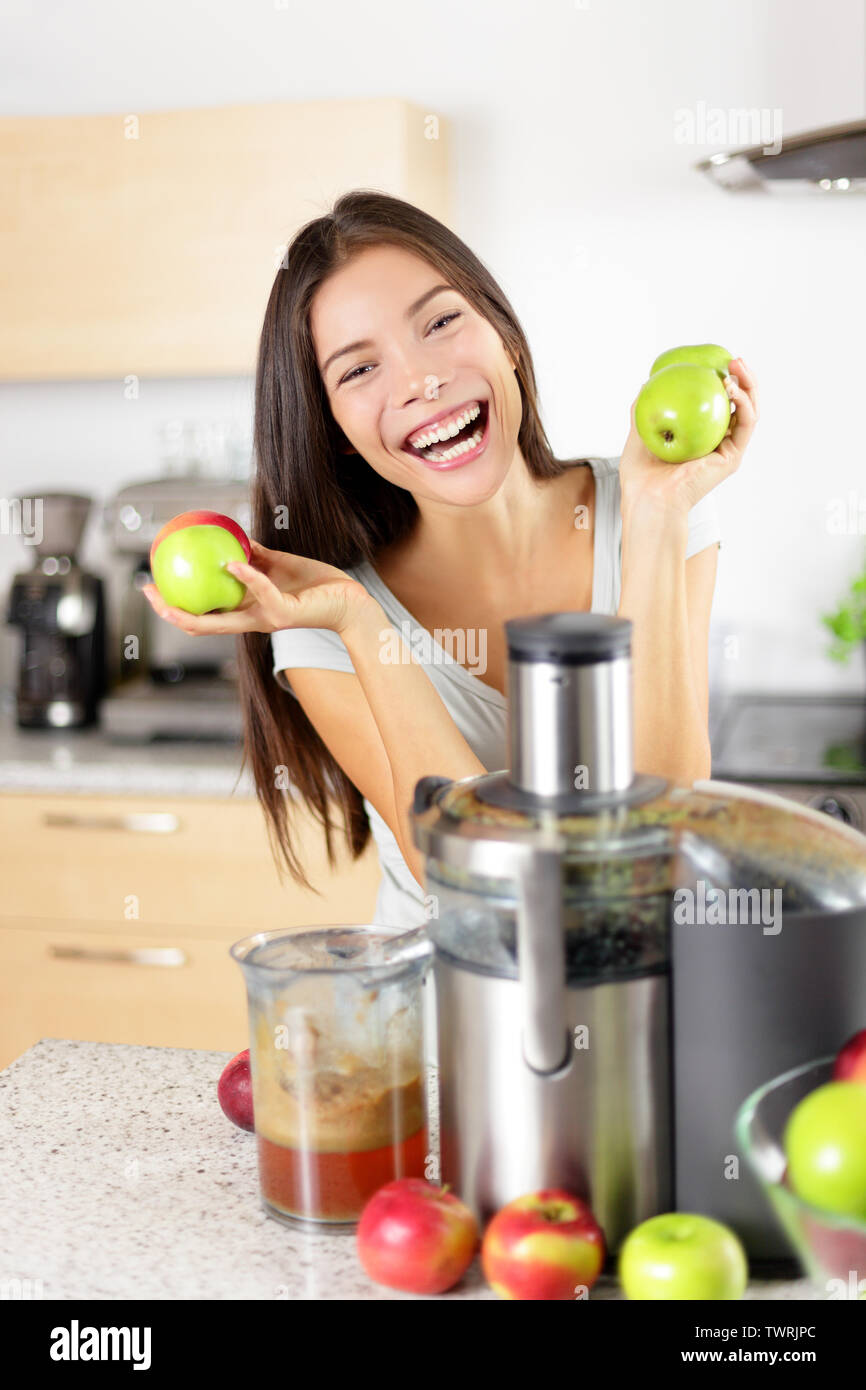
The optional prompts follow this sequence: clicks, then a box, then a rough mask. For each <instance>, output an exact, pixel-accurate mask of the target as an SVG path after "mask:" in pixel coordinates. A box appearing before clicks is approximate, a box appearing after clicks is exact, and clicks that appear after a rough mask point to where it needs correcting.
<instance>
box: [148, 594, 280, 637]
mask: <svg viewBox="0 0 866 1390" xmlns="http://www.w3.org/2000/svg"><path fill="white" fill-rule="evenodd" d="M142 593H143V594H145V596H146V597H147V599H148V601H149V602H150V604H151V607H152V608H153V609H154V611H155V612H156V613H158V614H159V616H160V617H161V618H164V619H165V620H166V622H168V623H171V624H172V626H173V627H177V628H180V630H181V632H187V633H189V634H190V636H192V637H203V636H207V635H210V636H221V635H223V634H225V633H237V632H256V631H258V628H257V627H256V626H255V623H253V622H252V621H251V620H250V613H249V605H247V607H246V608H235V609H232V610H231V611H230V612H228V613H202V614H198V613H187V611H186V609H184V608H172V607H171V605H170V604H168V603H166V601H165V599H164V598H163V597H162V595H161V594H160V592H159V590H158V589H157V587H156V585H155V584H146V585H144V587H143V588H142Z"/></svg>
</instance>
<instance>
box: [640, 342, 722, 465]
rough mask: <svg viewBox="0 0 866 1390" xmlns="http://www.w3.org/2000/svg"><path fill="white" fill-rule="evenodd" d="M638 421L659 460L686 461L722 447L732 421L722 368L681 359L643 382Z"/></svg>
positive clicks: (641, 434) (701, 456)
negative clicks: (715, 369)
mask: <svg viewBox="0 0 866 1390" xmlns="http://www.w3.org/2000/svg"><path fill="white" fill-rule="evenodd" d="M634 422H635V427H636V429H637V432H638V434H639V435H640V437H641V439H642V440H643V442H644V444H645V445H646V446H647V448H648V449H649V451H650V453H652V454H655V456H656V458H659V459H662V460H663V462H665V463H685V462H687V460H689V459H700V458H704V456H705V455H706V454H711V453H712V452H713V450H714V449H716V448H717V447H718V446H719V444H720V443H721V441H722V440H723V439H724V437H725V435H726V434H727V431H728V426H729V424H730V423H731V403H730V401H729V400H728V393H727V391H726V390H725V388H724V386H723V385H722V382H721V378H720V377H719V374H718V372H715V371H713V369H712V367H695V366H691V365H690V364H688V363H685V362H683V363H679V364H675V365H674V366H672V367H662V369H661V371H659V372H656V374H655V376H651V377H650V379H649V381H646V382H644V384H643V386H642V387H641V391H640V395H639V396H638V398H637V401H636V403H635V408H634Z"/></svg>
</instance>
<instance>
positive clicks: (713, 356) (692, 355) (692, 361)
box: [649, 343, 731, 379]
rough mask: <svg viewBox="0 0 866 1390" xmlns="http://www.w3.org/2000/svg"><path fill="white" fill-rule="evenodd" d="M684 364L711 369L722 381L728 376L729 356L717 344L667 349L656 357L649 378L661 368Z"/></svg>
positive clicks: (699, 344)
mask: <svg viewBox="0 0 866 1390" xmlns="http://www.w3.org/2000/svg"><path fill="white" fill-rule="evenodd" d="M683 363H685V364H686V365H687V366H689V367H712V369H713V371H714V372H718V374H719V376H720V377H722V379H724V378H725V377H726V376H727V375H728V368H729V366H730V364H731V354H730V353H729V352H728V351H727V350H726V349H725V348H723V347H719V345H718V343H697V344H696V345H695V346H693V347H677V348H669V349H668V351H667V352H663V353H662V354H661V356H660V357H657V358H656V360H655V362H653V364H652V366H651V367H650V371H649V374H650V376H655V374H656V372H660V371H661V370H662V368H663V367H676V366H681V365H682V364H683Z"/></svg>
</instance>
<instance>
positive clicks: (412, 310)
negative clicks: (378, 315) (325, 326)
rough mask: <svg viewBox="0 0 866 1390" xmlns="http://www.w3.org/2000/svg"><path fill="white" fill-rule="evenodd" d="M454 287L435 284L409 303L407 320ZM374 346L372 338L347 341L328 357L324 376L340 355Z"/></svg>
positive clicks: (323, 371)
mask: <svg viewBox="0 0 866 1390" xmlns="http://www.w3.org/2000/svg"><path fill="white" fill-rule="evenodd" d="M453 288H454V286H453V285H434V286H433V288H432V290H427V291H426V292H425V293H424V294H422V296H421V298H420V299H416V300H415V303H414V304H410V305H409V308H408V309H407V310H406V313H405V315H404V318H406V319H407V320H408V319H411V318H414V317H415V315H416V314H417V313H418V311H419V310H420V309H423V308H424V305H425V304H426V303H427V301H428V299H432V298H433V296H434V295H435V294H441V293H442V291H443V290H451V289H453ZM372 346H373V340H372V339H371V338H359V339H358V341H357V342H356V343H347V344H346V346H345V347H341V348H338V349H337V351H336V352H332V353H331V355H330V357H329V358H328V360H327V362H326V363H325V365H324V367H323V368H322V376H324V375H325V373H326V372H327V370H328V368H329V367H330V365H331V363H332V362H335V361H336V360H337V358H338V357H345V356H346V353H347V352H358V351H359V350H360V349H361V348H368V347H372Z"/></svg>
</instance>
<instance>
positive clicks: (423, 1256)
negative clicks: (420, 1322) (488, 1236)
mask: <svg viewBox="0 0 866 1390" xmlns="http://www.w3.org/2000/svg"><path fill="white" fill-rule="evenodd" d="M357 1242H358V1256H359V1258H360V1261H361V1264H362V1265H363V1266H364V1269H365V1270H366V1272H367V1274H368V1275H369V1276H370V1278H371V1279H372V1280H373V1281H374V1282H375V1283H377V1284H385V1285H386V1286H387V1287H388V1288H389V1289H403V1290H404V1291H405V1292H407V1293H427V1294H430V1293H444V1292H445V1290H446V1289H450V1288H452V1287H453V1285H454V1284H456V1283H458V1282H459V1281H460V1280H461V1279H462V1278H463V1275H464V1274H465V1273H466V1271H467V1269H468V1268H469V1266H470V1264H471V1263H472V1257H473V1255H474V1254H475V1248H476V1246H477V1244H478V1225H477V1223H476V1221H475V1217H474V1216H473V1215H472V1212H471V1211H470V1210H469V1208H468V1207H467V1206H465V1205H464V1204H463V1202H461V1201H460V1199H459V1198H458V1197H455V1196H454V1194H453V1193H451V1192H448V1191H447V1190H446V1189H445V1188H444V1187H436V1186H435V1184H434V1183H430V1182H427V1181H425V1179H424V1178H397V1179H395V1181H394V1182H389V1183H386V1184H385V1186H384V1187H380V1188H379V1191H378V1192H375V1193H374V1194H373V1196H372V1197H371V1198H370V1200H369V1202H368V1203H367V1205H366V1206H365V1207H364V1210H363V1211H362V1212H361V1219H360V1221H359V1222H358V1231H357Z"/></svg>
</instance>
